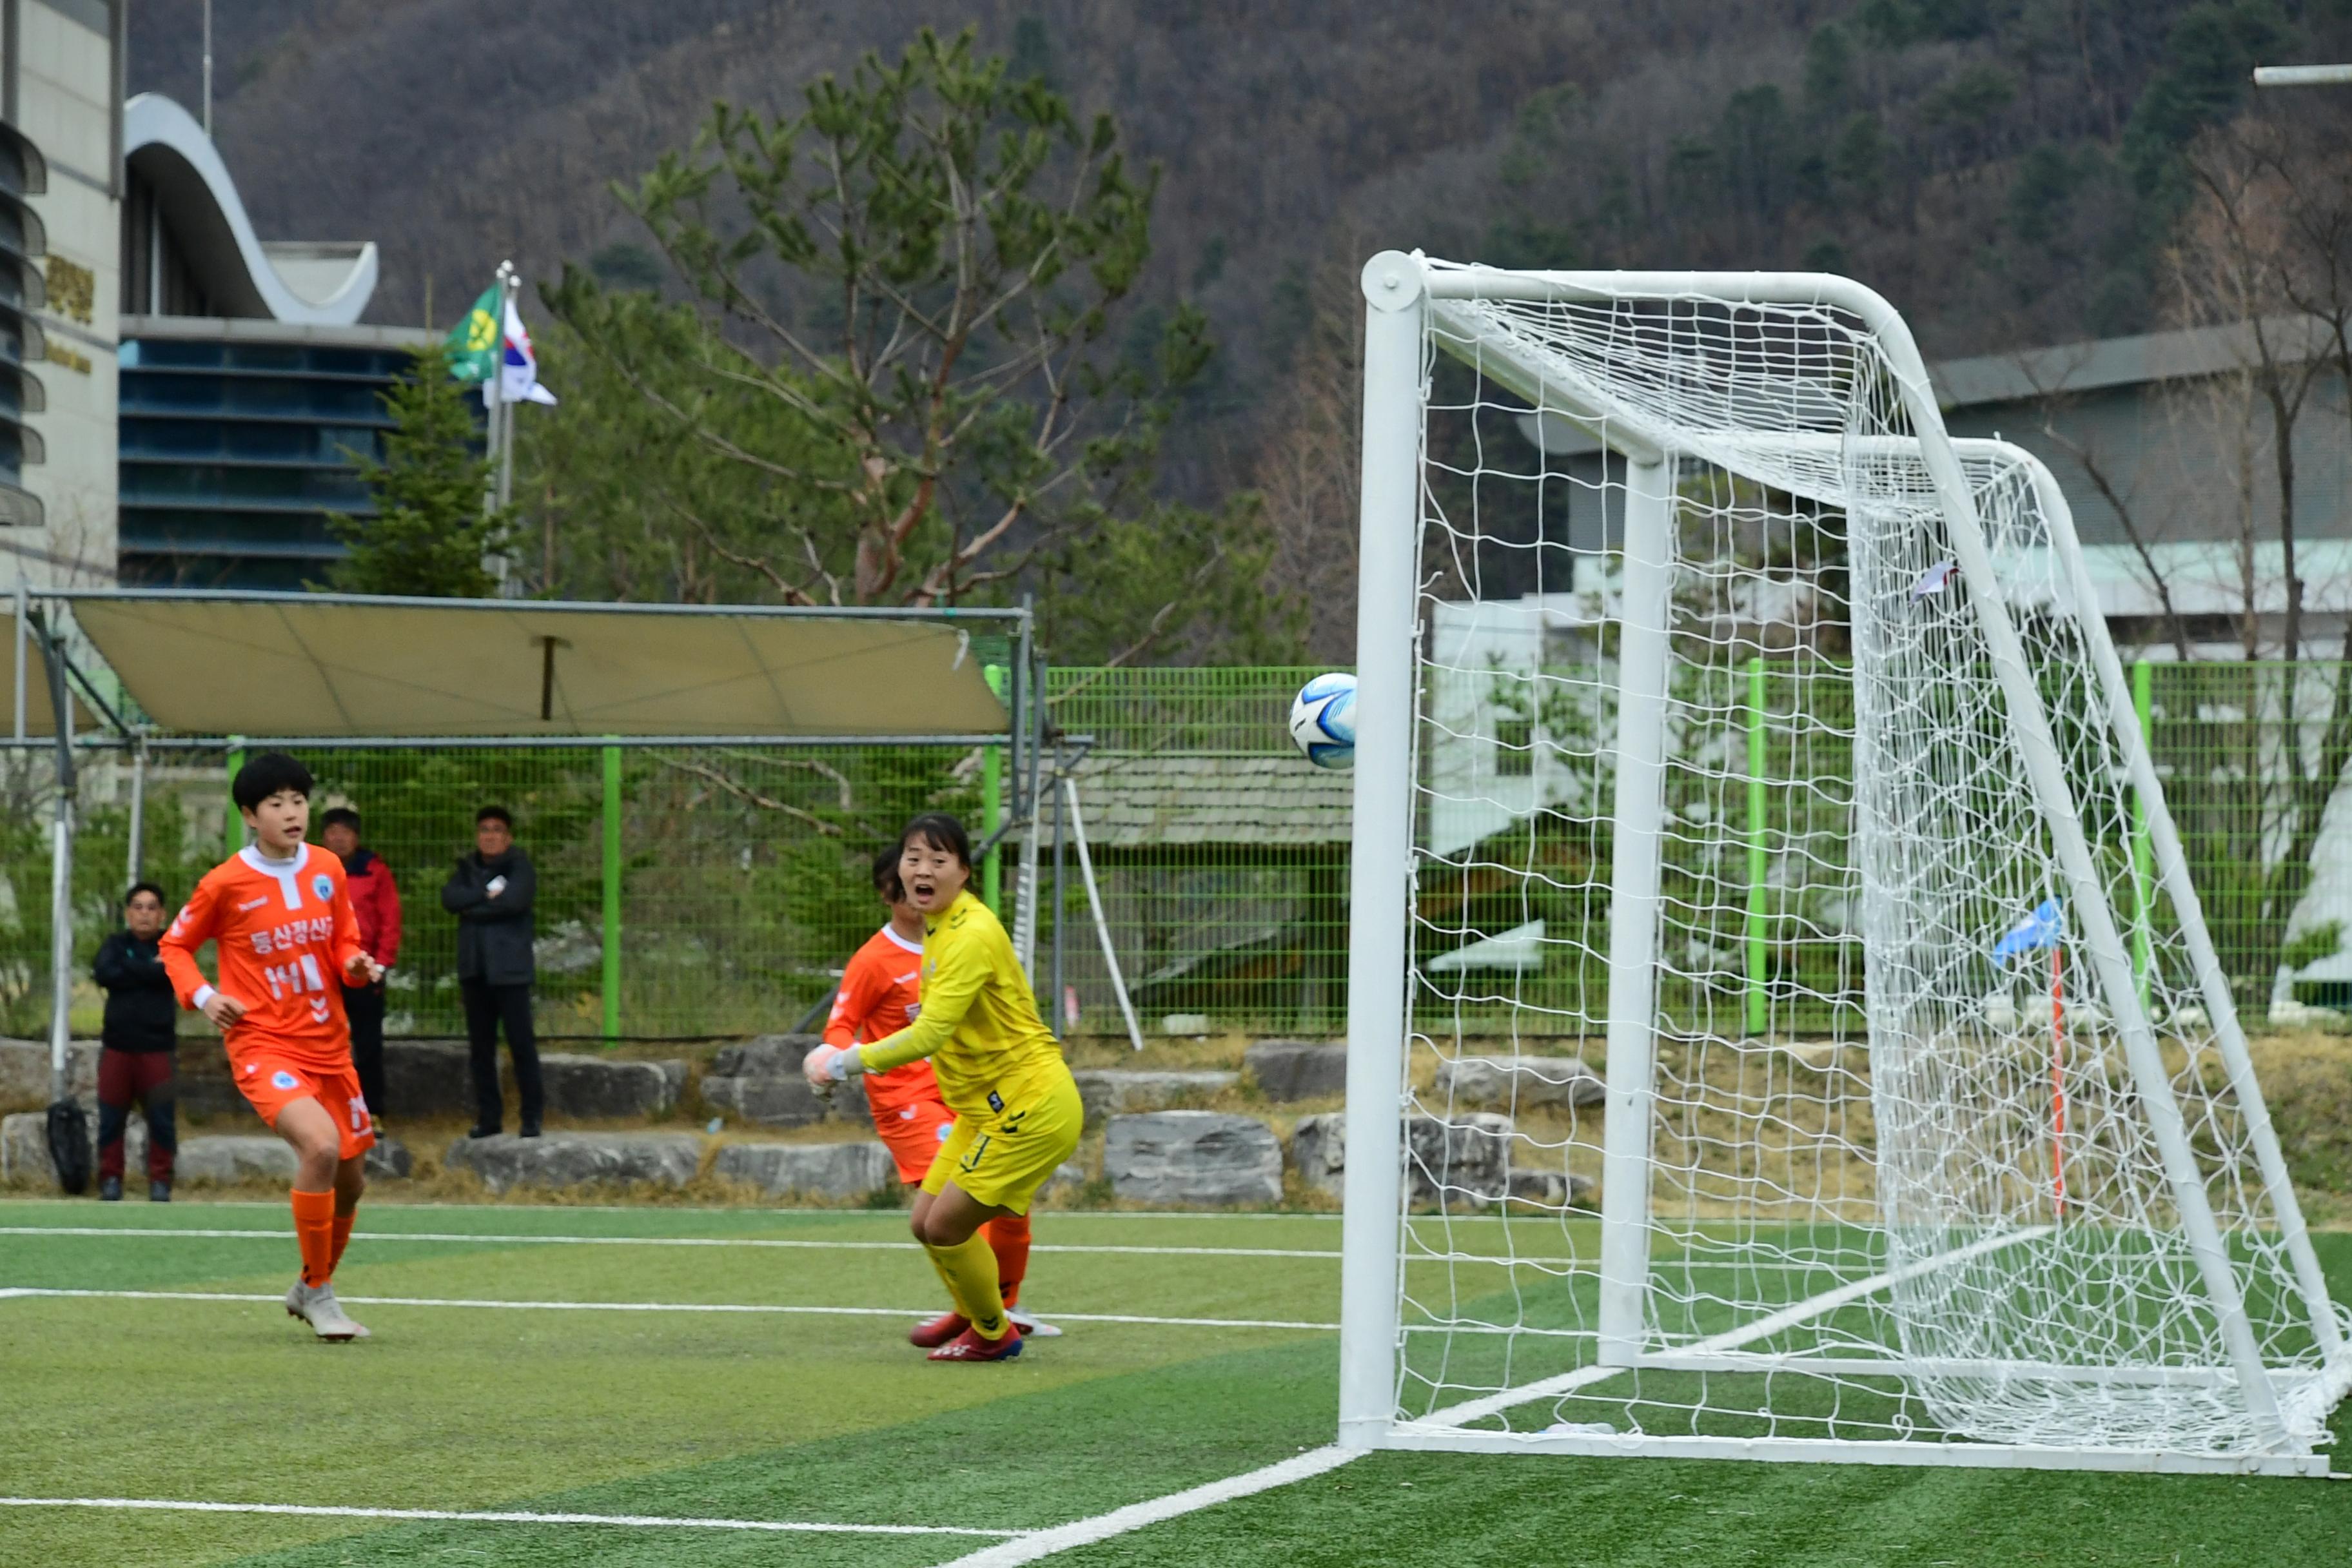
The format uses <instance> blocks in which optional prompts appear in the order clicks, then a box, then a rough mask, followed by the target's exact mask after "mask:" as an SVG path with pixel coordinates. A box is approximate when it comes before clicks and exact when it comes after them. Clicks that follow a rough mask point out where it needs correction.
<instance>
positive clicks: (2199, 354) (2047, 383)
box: [1927, 316, 2328, 410]
mask: <svg viewBox="0 0 2352 1568" xmlns="http://www.w3.org/2000/svg"><path fill="white" fill-rule="evenodd" d="M2255 325H2256V324H2255V323H2254V322H2252V321H2239V322H2234V323H2232V324H2231V325H2229V326H2226V327H2192V328H2189V329H2187V330H2186V331H2175V332H2143V333H2141V334H2140V335H2138V336H2137V337H2129V338H2100V339H2097V340H2096V341H2095V342H2082V343H2063V344H2061V345H2059V346H2058V347H2056V348H2047V349H2022V350H2020V351H2018V352H2016V353H2005V354H1984V355H1981V356H1979V357H1978V358H1975V359H1952V360H1944V361H1941V362H1939V363H1936V364H1932V365H1929V366H1928V367H1927V374H1928V376H1929V378H1930V379H1931V380H1932V381H1933V382H1934V383H1935V385H1936V401H1937V404H1938V405H1941V406H1942V407H1944V408H1945V409H1946V410H1950V409H1955V408H1974V407H1979V406H1981V405H1985V404H1989V403H2020V402H2023V401H2025V400H2027V399H2030V398H2038V397H2047V396H2050V395H2053V394H2060V395H2063V394H2066V393H2077V392H2096V391H2099V390H2101V389H2103V388H2105V387H2112V386H2137V385H2141V384H2147V383H2150V382H2160V381H2186V380H2189V379H2192V378H2194V377H2197V376H2201V375H2217V374H2221V372H2223V371H2226V370H2231V369H2234V368H2237V367H2239V366H2242V365H2250V364H2255V363H2260V354H2261V349H2260V346H2259V345H2258V343H2257V342H2256V339H2255ZM2261 331H2262V333H2263V339H2265V340H2266V341H2267V342H2268V345H2269V350H2270V353H2271V355H2272V357H2273V358H2275V359H2278V360H2281V361H2284V362H2285V363H2290V364H2293V363H2302V362H2303V361H2305V360H2309V359H2314V358H2316V357H2317V356H2318V355H2319V354H2321V353H2325V352H2326V348H2327V342H2328V332H2327V324H2326V322H2325V321H2320V320H2319V319H2318V318H2316V317H2313V316H2272V317H2268V318H2266V319H2265V320H2264V321H2262V322H2261Z"/></svg>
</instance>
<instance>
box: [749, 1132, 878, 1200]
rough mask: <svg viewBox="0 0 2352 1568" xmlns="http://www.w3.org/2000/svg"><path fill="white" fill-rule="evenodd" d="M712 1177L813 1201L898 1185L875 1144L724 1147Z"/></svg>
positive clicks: (861, 1195)
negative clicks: (714, 1175)
mask: <svg viewBox="0 0 2352 1568" xmlns="http://www.w3.org/2000/svg"><path fill="white" fill-rule="evenodd" d="M711 1170H712V1172H713V1173H715V1174H718V1175H721V1176H726V1177H729V1178H730V1179H731V1180H734V1181H738V1182H749V1183H751V1184H752V1185H753V1186H755V1187H758V1188H759V1189H760V1190H761V1192H763V1193H770V1194H777V1195H782V1194H787V1193H798V1194H802V1195H803V1196H805V1197H815V1198H861V1197H864V1196H865V1195H866V1194H868V1193H871V1192H876V1191H878V1190H880V1189H883V1188H886V1187H893V1186H896V1185H897V1184H898V1166H897V1165H895V1164H893V1163H891V1161H890V1152H889V1151H888V1150H887V1149H885V1148H884V1147H883V1146H882V1145H881V1144H879V1143H877V1142H870V1141H869V1142H862V1143H730V1144H728V1145H727V1146H726V1147H725V1148H723V1149H721V1150H719V1158H718V1161H717V1163H714V1164H713V1165H712V1166H711Z"/></svg>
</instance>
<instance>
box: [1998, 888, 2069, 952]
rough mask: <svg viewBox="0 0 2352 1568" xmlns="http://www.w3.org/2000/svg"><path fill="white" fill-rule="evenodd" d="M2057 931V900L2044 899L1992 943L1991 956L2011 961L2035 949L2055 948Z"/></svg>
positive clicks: (2058, 924)
mask: <svg viewBox="0 0 2352 1568" xmlns="http://www.w3.org/2000/svg"><path fill="white" fill-rule="evenodd" d="M2059 930H2060V921H2059V910H2058V900H2056V899H2044V900H2042V901H2041V902H2040V903H2038V904H2036V905H2034V906H2033V911H2032V913H2031V914H2028V915H2025V916H2023V917H2022V918H2021V919H2020V920H2019V921H2018V922H2017V923H2016V924H2015V925H2013V926H2011V927H2010V928H2009V931H2008V932H2007V934H2005V935H2004V936H2002V938H2001V939H2000V941H1999V942H1995V943H1993V949H1992V955H1993V956H1994V957H1995V958H1999V959H2011V958H2015V957H2016V956H2017V955H2018V954H2020V953H2021V952H2032V950H2033V949H2035V948H2037V947H2055V946H2057V945H2058V935H2059Z"/></svg>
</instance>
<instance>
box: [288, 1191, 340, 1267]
mask: <svg viewBox="0 0 2352 1568" xmlns="http://www.w3.org/2000/svg"><path fill="white" fill-rule="evenodd" d="M294 1239H295V1240H296V1241H298V1242H299V1243H300V1244H301V1247H302V1283H303V1284H305V1285H308V1286H310V1288H311V1289H314V1290H315V1289H318V1288H319V1287H320V1286H321V1285H324V1284H325V1283H326V1282H327V1281H328V1280H329V1279H332V1278H334V1273H335V1253H336V1252H337V1250H338V1248H337V1247H336V1246H335V1194H332V1193H331V1192H330V1193H306V1192H303V1191H302V1190H301V1189H300V1188H299V1187H298V1188H296V1189H295V1191H294Z"/></svg>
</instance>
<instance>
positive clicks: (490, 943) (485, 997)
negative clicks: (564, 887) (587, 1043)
mask: <svg viewBox="0 0 2352 1568" xmlns="http://www.w3.org/2000/svg"><path fill="white" fill-rule="evenodd" d="M538 891H539V873H538V872H537V871H536V870H535V869H534V868H532V866H531V863H530V856H528V855H526V854H524V853H523V852H522V850H521V849H520V847H517V846H516V844H515V841H514V818H513V817H511V816H509V815H507V808H506V807H505V806H502V805H486V806H484V807H482V809H481V810H479V811H478V812H476V813H475V814H474V851H473V853H472V854H470V855H460V856H458V857H457V868H456V869H455V870H453V871H451V872H450V873H449V880H448V881H447V882H446V883H445V884H443V886H442V889H441V907H442V908H443V909H445V910H448V911H449V912H450V913H451V914H454V915H456V916H457V990H458V992H459V994H461V995H462V996H463V997H464V998H465V1002H466V1043H467V1047H469V1048H470V1051H471V1054H472V1057H473V1068H474V1108H475V1110H474V1131H473V1132H472V1133H471V1136H473V1137H476V1138H493V1137H496V1136H497V1135H498V1133H499V1130H500V1128H501V1127H502V1126H503V1125H504V1122H505V1117H506V1103H505V1100H504V1099H503V1097H502V1096H501V1095H500V1093H499V1026H500V1025H501V1024H503V1025H504V1026H506V1032H507V1049H508V1050H509V1051H510V1052H512V1053H513V1055H514V1070H515V1089H516V1090H517V1092H519V1093H520V1095H521V1096H522V1125H521V1126H520V1128H519V1129H518V1131H520V1133H521V1135H522V1136H523V1137H525V1138H536V1137H538V1136H539V1123H540V1116H541V1111H542V1110H543V1109H544V1106H545V1097H544V1095H543V1094H542V1093H541V1089H540V1081H539V1042H538V1038H537V1037H536V1036H534V1035H533V1034H532V1032H531V1022H530V988H531V983H532V982H533V981H534V980H536V979H537V978H538V974H539V972H538V967H537V962H536V959H535V957H534V955H533V953H532V951H531V912H530V906H531V900H532V899H533V898H534V897H535V896H536V895H537V893H538Z"/></svg>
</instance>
